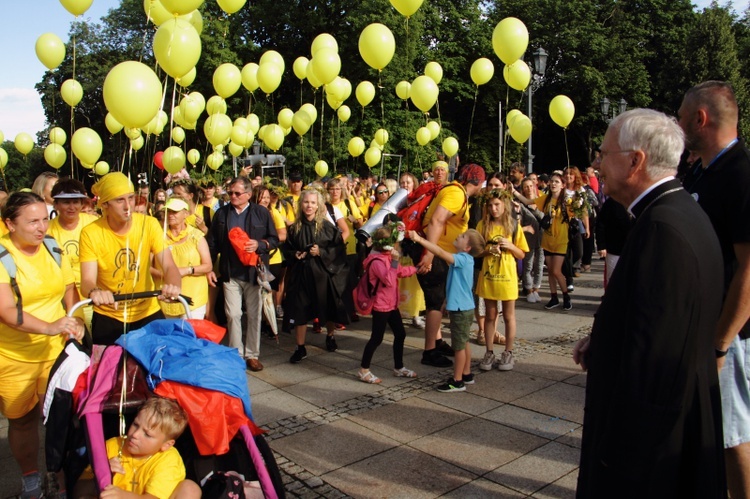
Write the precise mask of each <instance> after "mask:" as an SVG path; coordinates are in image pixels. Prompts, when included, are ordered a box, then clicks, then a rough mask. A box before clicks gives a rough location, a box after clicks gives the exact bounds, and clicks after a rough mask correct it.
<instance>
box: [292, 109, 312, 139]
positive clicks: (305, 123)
mask: <svg viewBox="0 0 750 499" xmlns="http://www.w3.org/2000/svg"><path fill="white" fill-rule="evenodd" d="M311 125H312V119H311V118H310V115H309V114H307V112H305V111H303V110H301V109H300V110H299V111H297V112H296V113H294V116H293V117H292V128H294V131H295V132H297V135H299V136H300V137H301V136H303V135H304V134H306V133H307V131H308V130H310V126H311Z"/></svg>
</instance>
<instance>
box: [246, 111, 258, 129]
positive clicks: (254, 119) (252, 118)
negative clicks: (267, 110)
mask: <svg viewBox="0 0 750 499" xmlns="http://www.w3.org/2000/svg"><path fill="white" fill-rule="evenodd" d="M247 129H248V130H250V131H251V132H253V133H258V130H259V129H260V118H258V115H257V114H255V113H250V114H248V115H247Z"/></svg>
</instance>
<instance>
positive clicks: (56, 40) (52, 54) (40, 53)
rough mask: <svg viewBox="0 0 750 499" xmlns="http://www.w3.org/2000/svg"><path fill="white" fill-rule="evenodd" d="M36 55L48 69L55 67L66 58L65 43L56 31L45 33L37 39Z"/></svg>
mask: <svg viewBox="0 0 750 499" xmlns="http://www.w3.org/2000/svg"><path fill="white" fill-rule="evenodd" d="M35 50H36V57H37V58H38V59H39V61H40V62H41V63H42V64H44V65H45V66H46V67H47V69H55V68H56V67H57V66H59V65H60V63H62V62H63V59H65V44H64V43H63V41H62V40H61V39H60V37H59V36H57V35H56V34H54V33H45V34H43V35H41V36H40V37H39V38H37V39H36V47H35Z"/></svg>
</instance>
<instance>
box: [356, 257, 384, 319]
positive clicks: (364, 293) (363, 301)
mask: <svg viewBox="0 0 750 499" xmlns="http://www.w3.org/2000/svg"><path fill="white" fill-rule="evenodd" d="M375 260H377V258H373V259H371V260H370V261H369V262H367V265H366V266H365V270H364V272H363V273H362V277H360V278H359V282H358V283H357V285H356V286H355V287H354V289H353V290H352V298H353V299H354V308H355V309H356V310H357V313H358V314H359V315H370V314H371V313H372V306H373V304H374V303H375V295H376V294H377V291H378V284H379V282H376V283H375V284H374V285H373V284H370V267H371V266H372V262H374V261H375Z"/></svg>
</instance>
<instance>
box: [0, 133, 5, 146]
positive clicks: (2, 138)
mask: <svg viewBox="0 0 750 499" xmlns="http://www.w3.org/2000/svg"><path fill="white" fill-rule="evenodd" d="M3 142H5V134H4V133H3V132H2V130H0V144H2V143H3Z"/></svg>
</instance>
